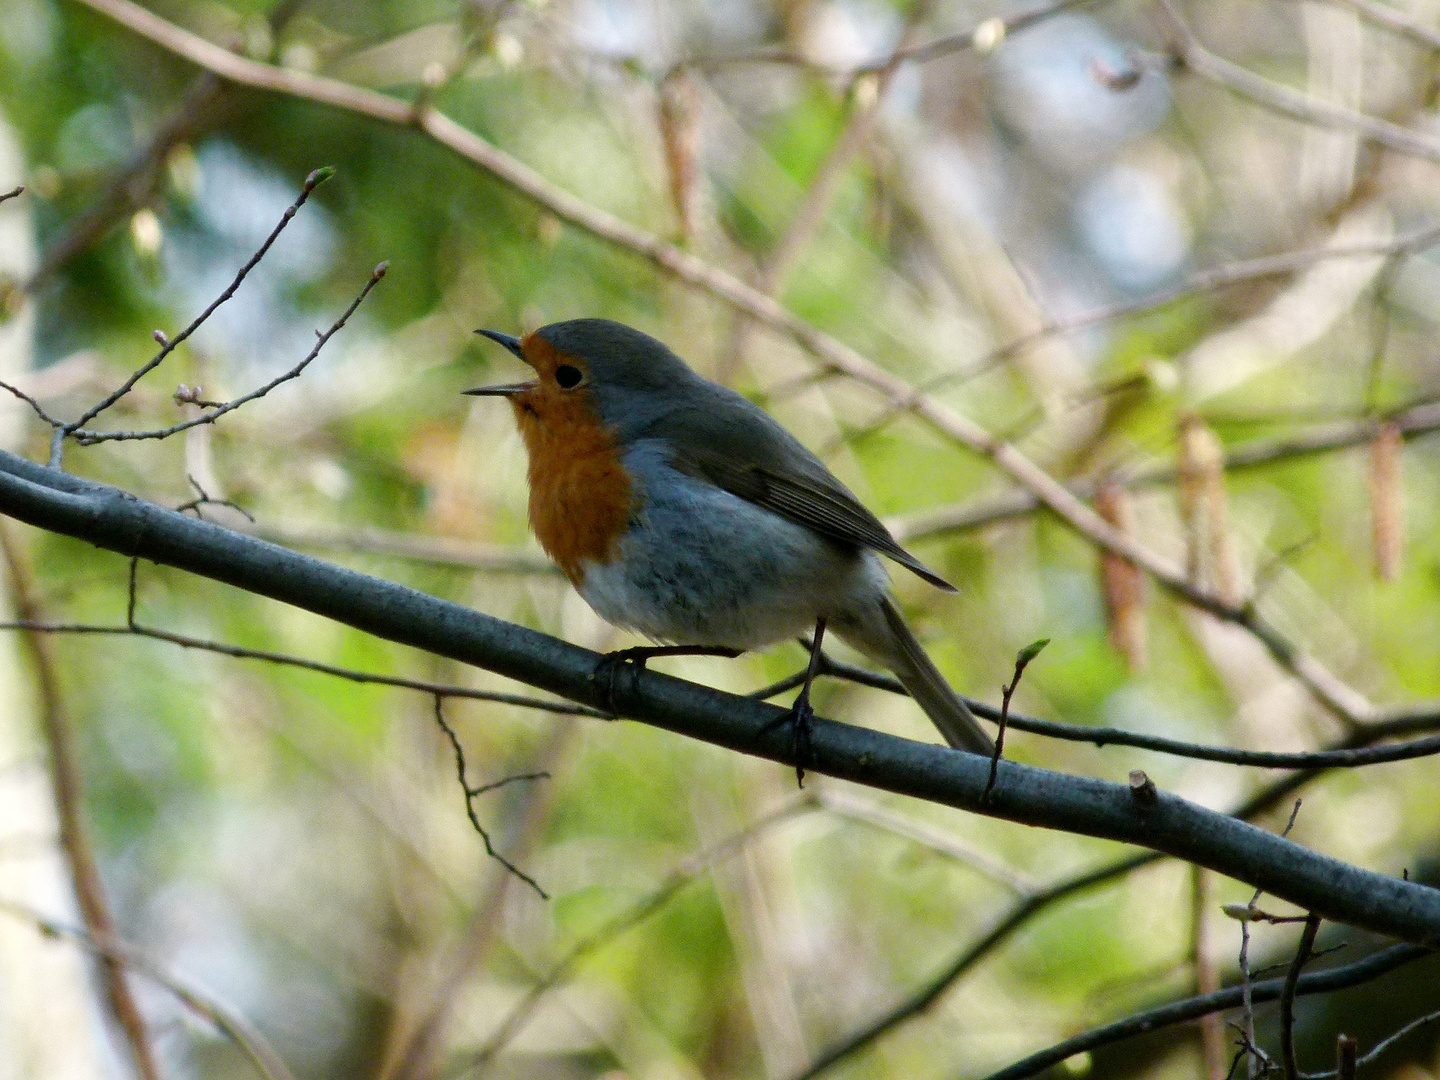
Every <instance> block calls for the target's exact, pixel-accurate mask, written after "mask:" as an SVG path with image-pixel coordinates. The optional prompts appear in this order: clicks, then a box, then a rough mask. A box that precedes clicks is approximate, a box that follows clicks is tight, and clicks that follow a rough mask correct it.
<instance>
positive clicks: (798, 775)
mask: <svg viewBox="0 0 1440 1080" xmlns="http://www.w3.org/2000/svg"><path fill="white" fill-rule="evenodd" d="M814 719H815V710H814V709H813V708H811V706H810V694H809V691H808V690H802V691H800V696H799V697H797V698H796V699H795V704H794V705H792V706H790V708H789V710H787V711H786V712H784V713H782V714H781V715H779V716H777V717H776V718H775V719H774V720H771V721H770V722H769V723H768V724H766V725H765V726H764V727H763V728H761V729H760V730H761V732H762V733H767V732H769V731H771V730H773V729H775V728H777V727H780V726H781V725H784V724H789V725H790V756H791V759H792V760H793V761H794V762H795V783H796V784H798V785H799V786H800V787H802V788H803V787H804V786H805V767H806V766H807V765H809V764H811V763H812V762H813V761H814V753H815V751H814V747H813V745H812V744H811V741H810V724H811V721H813V720H814Z"/></svg>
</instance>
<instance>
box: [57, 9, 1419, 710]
mask: <svg viewBox="0 0 1440 1080" xmlns="http://www.w3.org/2000/svg"><path fill="white" fill-rule="evenodd" d="M78 2H80V3H83V4H85V5H86V6H87V7H90V8H92V9H94V10H95V11H99V12H101V13H102V14H105V15H108V16H110V17H111V18H113V19H115V20H117V21H118V22H120V23H122V24H124V25H125V26H128V27H129V28H130V29H132V30H134V31H135V32H136V33H138V34H141V35H143V36H144V37H147V38H149V39H150V40H151V41H153V42H155V43H156V44H158V45H160V46H162V47H163V48H166V49H168V50H170V51H171V52H174V53H176V54H177V55H179V56H183V57H185V58H186V59H188V60H190V61H192V62H193V63H196V64H199V65H201V66H202V67H205V68H207V69H209V70H210V71H213V72H215V73H216V74H217V75H220V76H221V77H223V78H225V79H229V80H231V81H232V82H237V83H240V84H242V85H246V86H253V87H256V88H258V89H263V90H270V91H274V92H277V93H283V94H289V95H291V96H294V97H299V98H306V99H309V100H311V101H316V102H320V103H322V104H326V105H332V106H335V107H337V108H341V109H346V110H348V111H350V112H355V113H359V114H361V115H364V116H369V117H371V118H372V119H375V120H380V121H383V122H385V123H390V124H398V125H402V126H407V127H415V128H418V129H419V130H420V131H422V132H423V133H425V134H426V135H428V136H429V137H430V138H432V139H434V140H435V141H436V142H438V143H440V144H441V145H442V146H445V147H448V148H449V149H451V150H453V151H454V152H455V153H457V154H459V155H461V156H462V157H464V158H466V159H467V160H469V161H470V162H472V163H473V164H475V165H477V166H479V167H480V168H481V169H484V170H485V171H486V172H488V173H490V175H491V176H493V177H495V178H496V179H497V180H500V181H501V182H502V183H504V184H507V185H508V186H510V187H511V188H513V189H514V190H515V191H517V192H519V193H521V194H522V195H524V196H525V197H527V198H529V199H532V200H534V201H535V202H537V203H539V204H540V205H542V206H544V207H545V208H546V209H547V210H549V211H550V212H551V213H552V214H554V215H555V216H556V217H557V218H559V219H561V220H562V221H565V222H568V223H570V224H572V225H574V226H576V227H578V228H580V229H583V230H585V231H586V232H588V233H590V234H591V235H592V236H595V237H598V238H599V239H601V240H604V241H606V242H607V243H610V244H614V245H615V246H617V247H620V248H624V249H626V250H628V251H630V252H633V253H634V254H636V255H639V256H641V257H642V258H645V259H648V260H649V261H650V262H651V263H653V264H654V265H655V266H656V267H658V268H659V269H661V270H663V271H665V272H666V273H667V274H670V275H671V276H673V277H675V278H676V279H678V280H680V281H683V282H686V283H687V284H689V285H691V286H693V287H695V288H697V289H700V290H702V291H704V292H706V293H707V294H709V295H710V296H712V297H714V298H715V299H717V300H720V301H722V302H723V303H725V304H728V305H729V306H730V307H732V308H733V309H735V310H736V311H738V312H740V313H742V314H744V315H747V316H749V317H750V318H752V319H755V320H756V321H757V322H760V323H763V324H764V325H766V326H768V327H769V328H770V329H772V330H774V331H777V332H779V333H783V334H786V335H788V336H789V337H791V338H793V339H794V340H795V341H796V342H797V343H798V344H800V345H801V346H803V347H804V348H805V349H806V350H808V351H809V352H810V353H812V354H813V355H814V356H815V357H816V358H817V359H818V360H819V361H820V363H821V364H822V365H823V366H824V367H825V368H826V369H828V370H829V371H831V372H834V373H836V374H840V375H844V376H846V377H847V378H849V379H851V380H853V381H855V382H857V383H860V384H861V385H864V386H867V387H869V388H870V389H871V390H872V391H874V392H875V393H877V394H879V395H880V396H881V397H883V398H884V399H885V400H886V401H888V402H889V403H890V404H891V405H892V406H894V407H896V408H898V409H901V410H904V411H906V412H909V413H911V414H912V415H914V416H915V417H917V418H918V419H920V420H923V421H924V422H925V423H927V424H929V425H930V426H931V427H932V428H934V429H935V430H936V431H938V432H939V433H940V434H942V435H944V436H945V437H946V438H948V439H950V440H951V441H953V442H955V443H958V444H960V445H962V446H965V447H968V448H969V449H970V450H972V451H974V452H975V453H977V454H980V455H982V456H983V457H986V458H988V459H989V460H990V461H991V462H992V463H993V464H994V465H995V466H996V467H997V468H999V469H1000V470H1001V471H1003V472H1005V473H1008V474H1009V475H1010V476H1011V477H1012V478H1013V479H1014V480H1016V481H1017V482H1018V483H1019V484H1020V485H1021V486H1023V487H1025V488H1028V489H1029V490H1030V491H1032V492H1033V493H1034V494H1035V496H1036V498H1037V499H1038V500H1039V501H1040V502H1041V503H1043V504H1044V505H1045V506H1046V507H1048V508H1049V509H1050V510H1051V511H1052V512H1054V513H1055V515H1056V516H1057V517H1059V518H1060V519H1061V520H1062V521H1064V522H1066V523H1067V524H1068V525H1069V526H1070V527H1071V528H1073V529H1074V530H1075V531H1077V532H1078V533H1080V534H1081V535H1082V536H1084V537H1085V538H1086V539H1087V540H1088V541H1089V542H1091V543H1093V544H1095V545H1097V546H1098V547H1100V548H1102V549H1104V550H1106V551H1109V552H1111V553H1112V554H1114V555H1116V556H1118V557H1119V558H1121V559H1124V560H1125V561H1126V562H1129V563H1132V564H1133V565H1135V566H1137V567H1139V568H1140V569H1141V570H1143V571H1145V573H1147V574H1149V575H1150V576H1151V577H1153V578H1154V579H1155V580H1156V581H1157V582H1158V583H1159V584H1160V585H1162V586H1163V587H1164V588H1165V589H1167V590H1168V591H1170V592H1172V593H1174V594H1175V595H1177V596H1180V597H1182V598H1183V599H1184V600H1185V601H1186V602H1188V603H1190V604H1192V605H1194V606H1196V607H1198V608H1200V609H1201V610H1203V611H1206V612H1209V613H1210V614H1211V615H1214V616H1216V617H1217V618H1220V619H1223V620H1225V621H1227V622H1231V623H1234V624H1235V625H1237V626H1240V627H1242V628H1243V629H1245V630H1246V631H1247V632H1249V633H1250V634H1251V635H1252V636H1254V637H1255V638H1256V639H1257V640H1258V641H1260V642H1261V643H1262V644H1263V645H1264V646H1265V648H1266V649H1267V650H1268V651H1269V652H1270V655H1271V656H1272V657H1273V658H1274V659H1275V661H1276V662H1277V663H1278V664H1280V665H1281V666H1282V667H1283V668H1284V669H1285V670H1286V671H1288V672H1289V673H1290V674H1291V675H1293V676H1294V677H1295V678H1296V679H1297V680H1299V681H1300V682H1301V683H1302V684H1303V685H1304V686H1305V687H1306V689H1307V690H1309V692H1310V693H1311V694H1312V695H1313V696H1314V697H1315V699H1316V700H1317V701H1319V702H1320V703H1321V704H1322V705H1324V706H1325V707H1326V708H1327V709H1329V710H1330V711H1331V712H1333V713H1334V714H1335V715H1336V716H1337V717H1339V718H1340V719H1341V720H1342V721H1343V722H1345V723H1346V724H1348V725H1351V726H1354V725H1356V724H1359V723H1362V722H1364V721H1365V720H1368V719H1371V714H1372V712H1373V710H1372V708H1371V706H1370V703H1369V702H1368V701H1366V700H1365V698H1364V697H1363V696H1362V695H1361V694H1360V693H1359V692H1357V691H1356V690H1354V689H1353V688H1352V687H1350V686H1348V685H1347V684H1346V683H1345V682H1343V681H1342V680H1341V679H1339V678H1337V677H1336V676H1335V675H1334V674H1333V673H1331V672H1330V671H1329V670H1328V669H1326V668H1325V666H1324V665H1323V664H1321V663H1320V662H1319V661H1318V660H1317V659H1315V658H1314V657H1313V656H1310V655H1308V654H1306V653H1305V652H1303V651H1302V650H1300V649H1299V648H1298V647H1297V646H1295V645H1294V644H1293V643H1291V642H1290V641H1288V640H1287V639H1286V638H1285V637H1284V636H1283V635H1281V634H1280V633H1279V632H1278V631H1277V630H1276V629H1275V628H1274V627H1272V626H1270V625H1269V624H1268V623H1267V622H1265V621H1264V620H1263V619H1261V618H1260V617H1259V616H1258V615H1257V614H1256V612H1255V611H1254V609H1253V608H1252V607H1250V606H1246V605H1235V604H1230V603H1227V602H1226V601H1224V600H1222V599H1220V598H1218V597H1216V596H1214V595H1212V594H1210V593H1209V592H1207V591H1205V590H1203V589H1200V588H1197V587H1196V586H1195V585H1194V584H1193V583H1192V582H1190V580H1189V579H1188V577H1187V576H1186V574H1185V573H1184V571H1183V569H1182V568H1180V567H1178V566H1173V565H1171V564H1170V562H1169V561H1168V560H1166V559H1164V558H1162V557H1161V556H1159V555H1157V554H1155V553H1154V552H1152V551H1150V550H1149V549H1148V548H1146V547H1145V546H1144V545H1142V544H1141V543H1139V541H1137V540H1136V539H1135V538H1134V537H1131V536H1129V535H1127V534H1126V533H1125V532H1123V531H1122V530H1120V529H1117V528H1115V527H1114V526H1112V525H1110V524H1109V523H1108V522H1106V521H1105V520H1104V519H1103V518H1102V517H1100V515H1099V514H1097V513H1095V511H1093V510H1092V509H1091V508H1090V507H1088V506H1087V505H1085V504H1084V503H1083V502H1081V501H1080V500H1079V499H1077V498H1076V497H1075V496H1074V495H1073V494H1071V492H1070V491H1069V490H1068V489H1067V488H1066V487H1065V485H1064V484H1062V483H1061V482H1060V481H1059V480H1056V479H1055V478H1054V477H1053V476H1051V475H1050V474H1049V473H1047V472H1046V471H1045V470H1044V469H1042V468H1041V467H1040V466H1038V465H1037V464H1035V462H1033V461H1031V460H1030V459H1029V458H1028V457H1026V456H1025V455H1024V454H1023V453H1021V452H1020V451H1019V450H1018V449H1016V448H1015V447H1014V446H1012V445H1011V444H1009V443H1008V442H1005V441H1004V440H1003V439H999V438H997V437H996V436H994V435H992V434H991V433H990V432H989V431H987V430H986V429H985V428H984V427H983V426H982V425H980V424H978V423H976V422H975V421H973V420H971V419H970V418H969V417H968V416H964V415H962V414H960V413H958V412H956V411H954V410H953V409H950V408H948V407H947V406H945V405H942V404H940V403H939V402H937V401H935V400H934V399H932V398H929V397H927V396H926V395H924V394H923V393H921V392H920V391H918V390H916V389H915V388H914V387H912V386H910V385H909V384H908V383H907V382H905V380H903V379H901V378H899V377H897V376H895V375H892V374H890V373H889V372H887V371H885V370H883V369H882V368H880V367H878V366H876V365H875V364H874V363H872V362H871V361H870V360H868V359H866V358H865V357H864V356H862V355H861V354H860V353H858V352H857V351H855V350H854V349H852V348H851V347H850V346H848V345H846V344H845V343H844V342H842V341H840V340H839V339H838V338H835V337H832V336H831V335H830V334H827V333H826V332H825V331H823V330H821V329H819V328H818V327H816V326H813V325H811V324H810V323H808V322H806V321H805V320H804V319H802V318H800V317H799V316H798V315H796V314H795V313H793V312H792V311H790V310H788V309H787V308H785V307H784V306H783V305H782V304H780V303H779V302H777V301H776V300H775V299H774V298H773V297H769V296H766V295H765V294H764V293H763V292H761V291H759V290H758V289H755V288H753V287H752V286H750V285H747V284H746V283H745V282H743V281H741V280H740V279H739V278H737V277H735V276H734V275H732V274H729V273H727V272H726V271H724V270H722V269H720V268H719V267H716V266H712V265H711V264H709V263H707V262H706V261H705V260H703V259H700V258H697V257H696V256H694V255H691V254H689V253H688V252H685V251H681V250H680V249H679V248H677V247H675V246H674V245H672V244H668V243H666V242H665V241H664V240H661V239H660V238H659V237H657V236H655V235H653V234H651V233H649V232H647V231H646V230H645V229H642V228H640V227H638V226H636V225H632V224H630V223H629V222H627V221H624V220H622V219H621V218H618V217H616V216H615V215H613V214H610V213H608V212H606V211H604V210H601V209H599V208H597V207H594V206H591V205H590V204H589V203H587V202H586V201H585V200H584V199H581V198H579V197H577V196H575V195H572V194H571V193H570V192H568V191H566V190H565V189H564V188H562V187H560V186H559V185H557V184H554V183H551V182H550V181H549V180H547V179H546V178H545V177H543V176H542V175H540V174H539V173H538V172H536V171H535V170H534V169H532V168H530V167H529V166H528V165H526V164H524V163H523V162H521V161H519V160H517V159H515V158H513V157H511V156H510V155H509V154H507V153H505V152H504V151H502V150H500V149H499V148H497V147H496V146H494V145H493V144H491V143H489V142H487V141H486V140H485V139H483V138H481V137H480V136H479V135H477V134H475V133H474V132H473V131H470V130H469V129H468V128H465V127H464V126H462V125H461V124H458V123H456V122H455V121H454V120H451V119H450V118H449V117H447V116H445V115H443V114H441V113H440V112H438V111H436V110H435V109H433V108H430V107H429V106H428V105H426V104H425V103H424V102H423V101H422V102H421V103H419V104H418V105H413V104H407V103H406V102H403V101H400V100H397V99H396V98H393V97H389V96H387V95H385V94H380V93H376V92H375V91H372V90H366V89H363V88H361V87H357V86H351V85H349V84H347V83H344V82H340V81H339V80H336V79H330V78H326V77H324V76H321V75H312V74H310V73H308V72H302V71H291V70H288V69H285V68H280V67H276V66H274V65H271V64H262V63H259V62H257V61H254V60H248V59H246V58H244V57H241V56H237V55H235V54H234V53H231V52H228V51H226V50H225V49H222V48H221V47H220V46H218V45H215V44H213V43H212V42H209V41H206V40H205V39H204V38H202V37H199V36H197V35H195V34H192V33H190V32H188V31H186V30H183V29H181V28H180V27H178V26H175V25H174V24H172V23H169V22H166V21H165V20H164V19H162V18H160V17H159V16H157V15H154V14H152V13H151V12H149V11H146V10H145V9H144V8H142V7H140V6H139V5H137V4H134V3H132V2H131V0H78ZM1437 145H1440V144H1437Z"/></svg>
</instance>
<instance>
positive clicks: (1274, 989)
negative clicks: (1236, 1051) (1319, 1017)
mask: <svg viewBox="0 0 1440 1080" xmlns="http://www.w3.org/2000/svg"><path fill="white" fill-rule="evenodd" d="M1431 955H1433V954H1432V953H1431V952H1430V951H1429V950H1426V949H1422V948H1419V947H1417V946H1414V945H1392V946H1391V947H1390V948H1388V949H1383V950H1381V951H1380V952H1377V953H1375V954H1373V955H1371V956H1367V957H1366V958H1365V959H1363V960H1357V961H1356V962H1355V963H1353V964H1346V965H1345V966H1343V967H1335V968H1330V969H1329V970H1327V971H1312V972H1311V973H1310V974H1308V975H1302V976H1301V977H1300V980H1299V983H1298V984H1297V986H1296V991H1295V992H1296V996H1297V997H1309V996H1311V995H1313V994H1327V993H1331V992H1333V991H1336V990H1343V989H1345V988H1347V987H1351V986H1360V985H1363V984H1364V983H1367V982H1370V981H1372V980H1374V979H1377V978H1379V977H1381V976H1382V975H1386V974H1388V973H1389V972H1391V971H1394V970H1395V969H1396V968H1399V967H1401V966H1403V965H1405V964H1411V963H1414V962H1415V961H1417V960H1423V959H1425V958H1426V957H1428V956H1431ZM1283 986H1284V983H1283V980H1281V979H1270V980H1268V981H1266V982H1263V983H1256V984H1255V986H1254V987H1253V992H1254V999H1255V1000H1256V1001H1257V1002H1267V1001H1275V1000H1276V999H1277V998H1279V996H1280V993H1281V990H1282V988H1283ZM1238 991H1239V987H1235V986H1231V987H1227V988H1225V989H1223V990H1217V991H1215V992H1214V993H1211V994H1200V995H1197V996H1196V997H1191V998H1186V999H1184V1000H1181V1001H1174V1002H1170V1003H1168V1004H1165V1005H1160V1006H1157V1007H1156V1008H1153V1009H1147V1010H1145V1011H1143V1012H1137V1013H1134V1014H1132V1015H1130V1016H1127V1017H1125V1018H1123V1019H1121V1020H1116V1021H1114V1022H1112V1023H1109V1024H1105V1025H1103V1026H1101V1027H1097V1028H1093V1029H1091V1030H1090V1031H1087V1032H1084V1033H1082V1034H1080V1035H1075V1036H1072V1037H1071V1038H1068V1039H1066V1040H1064V1041H1063V1042H1060V1043H1057V1044H1056V1045H1054V1046H1050V1047H1047V1048H1046V1049H1044V1050H1041V1051H1040V1052H1038V1053H1035V1054H1031V1055H1030V1056H1029V1057H1027V1058H1024V1059H1023V1060H1021V1061H1017V1062H1015V1063H1014V1064H1013V1065H1009V1066H1007V1067H1005V1068H1003V1069H1001V1070H999V1071H998V1072H994V1073H991V1074H990V1075H989V1076H988V1077H986V1078H985V1080H1028V1078H1029V1077H1032V1076H1038V1075H1040V1074H1041V1073H1043V1072H1044V1071H1045V1070H1046V1069H1049V1068H1051V1067H1052V1066H1054V1065H1058V1064H1060V1062H1062V1061H1064V1060H1066V1059H1067V1058H1070V1057H1073V1056H1074V1055H1076V1054H1084V1053H1090V1052H1092V1051H1095V1050H1098V1049H1100V1048H1101V1047H1104V1046H1112V1045H1114V1044H1115V1043H1118V1042H1123V1041H1124V1040H1126V1039H1131V1038H1134V1037H1135V1036H1137V1035H1145V1034H1148V1033H1150V1032H1154V1031H1158V1030H1161V1029H1164V1028H1168V1027H1173V1026H1175V1025H1177V1024H1184V1023H1189V1022H1191V1021H1194V1020H1197V1019H1201V1018H1203V1017H1206V1016H1215V1015H1218V1014H1219V1013H1221V1012H1223V1011H1224V1010H1226V1009H1233V1008H1234V1007H1235V1006H1236V1005H1237V1004H1239V1001H1238V998H1239V993H1238ZM1437 1018H1440V1014H1436V1016H1434V1017H1426V1018H1424V1019H1425V1020H1434V1019H1437ZM1418 1023H1420V1021H1417V1022H1416V1024H1418ZM1413 1026H1415V1025H1407V1027H1412V1028H1413ZM1404 1030H1405V1029H1402V1031H1400V1032H1396V1034H1395V1035H1394V1036H1392V1037H1391V1040H1386V1043H1385V1044H1384V1045H1387V1046H1388V1045H1389V1043H1390V1042H1391V1041H1392V1040H1393V1039H1394V1038H1398V1037H1399V1036H1400V1035H1401V1034H1402V1033H1403V1032H1404ZM1342 1038H1343V1036H1342ZM1351 1043H1352V1046H1353V1043H1354V1040H1353V1039H1352V1040H1351ZM1381 1049H1382V1047H1381V1046H1377V1047H1376V1048H1375V1050H1373V1051H1371V1053H1370V1054H1367V1055H1366V1057H1367V1059H1370V1058H1373V1056H1374V1055H1375V1054H1377V1053H1378V1052H1379V1051H1380V1050H1381ZM1242 1053H1243V1051H1242ZM1238 1062H1239V1058H1238V1057H1237V1058H1236V1063H1237V1064H1238ZM1230 1073H1231V1075H1234V1068H1233V1067H1232V1068H1231V1070H1230ZM1334 1075H1335V1073H1334V1072H1328V1073H1307V1074H1305V1076H1306V1080H1328V1078H1329V1077H1332V1076H1334ZM1351 1080H1353V1073H1352V1074H1351Z"/></svg>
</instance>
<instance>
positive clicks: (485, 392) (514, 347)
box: [461, 330, 540, 397]
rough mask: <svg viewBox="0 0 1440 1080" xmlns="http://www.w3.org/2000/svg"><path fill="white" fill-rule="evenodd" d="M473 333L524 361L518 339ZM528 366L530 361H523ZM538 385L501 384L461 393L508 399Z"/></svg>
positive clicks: (497, 334) (488, 331) (489, 331)
mask: <svg viewBox="0 0 1440 1080" xmlns="http://www.w3.org/2000/svg"><path fill="white" fill-rule="evenodd" d="M475 333H477V334H480V335H481V336H482V337H488V338H489V339H490V340H491V341H498V342H499V343H500V344H501V345H504V346H505V348H507V349H509V350H510V351H511V352H512V353H514V354H515V355H516V356H518V357H519V358H520V359H521V360H525V353H524V352H522V351H521V349H520V339H519V338H517V337H511V336H510V335H509V334H502V333H500V331H498V330H476V331H475ZM525 362H526V363H527V364H528V363H529V362H530V361H528V360H525ZM539 385H540V384H539V383H537V382H535V381H533V380H532V381H530V382H520V383H502V384H500V385H499V386H477V387H475V389H473V390H462V391H461V393H464V394H470V395H471V396H473V397H510V396H512V395H514V394H523V393H525V391H527V390H533V389H535V387H537V386H539Z"/></svg>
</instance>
